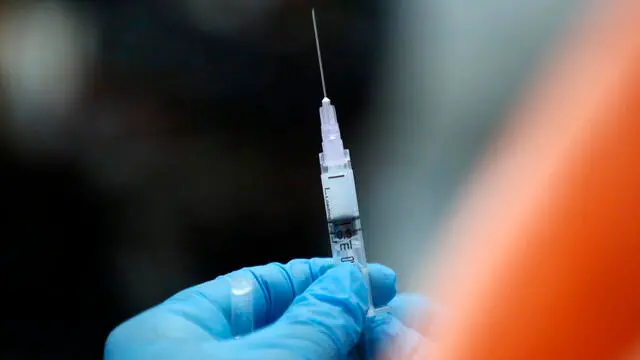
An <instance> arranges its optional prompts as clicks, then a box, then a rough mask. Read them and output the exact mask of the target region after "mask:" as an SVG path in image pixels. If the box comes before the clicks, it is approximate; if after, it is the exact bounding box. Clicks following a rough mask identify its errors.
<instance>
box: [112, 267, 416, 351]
mask: <svg viewBox="0 0 640 360" xmlns="http://www.w3.org/2000/svg"><path fill="white" fill-rule="evenodd" d="M369 273H370V275H369V276H370V279H371V287H372V294H373V301H374V304H375V305H376V306H381V305H384V304H386V303H388V302H389V301H391V300H392V299H393V300H392V301H391V305H392V309H393V310H392V312H391V313H388V314H384V315H383V316H380V317H377V320H376V321H375V322H374V323H372V324H370V325H369V326H370V329H368V330H367V331H369V332H370V335H368V336H367V337H366V338H367V339H368V341H369V345H370V346H371V348H372V349H380V350H383V351H384V350H385V349H386V350H388V349H389V348H390V346H391V345H393V346H395V348H396V350H397V348H398V344H400V346H401V347H407V348H409V347H411V346H413V344H414V343H415V342H416V341H418V340H419V338H420V335H419V334H418V333H417V332H415V331H414V330H412V329H410V328H408V327H405V326H404V325H403V324H402V322H401V321H399V320H398V317H397V315H398V314H402V313H403V312H404V313H406V312H412V311H413V310H411V309H415V311H422V310H424V307H425V304H426V303H425V302H424V301H423V300H422V299H420V298H416V297H401V296H400V297H395V295H396V290H395V278H396V277H395V273H394V272H393V271H392V270H391V269H389V268H387V267H384V266H382V265H378V264H370V265H369ZM243 282H244V283H245V284H249V285H250V287H249V288H247V289H245V290H249V291H251V297H250V299H251V300H252V301H251V302H252V304H251V306H252V307H253V313H252V315H253V316H250V317H248V318H245V319H242V318H241V319H240V321H238V318H235V319H232V312H233V311H234V309H233V306H232V305H233V301H232V290H233V291H237V290H238V289H232V284H234V283H235V284H238V283H243ZM367 296H368V295H367V288H366V286H365V283H364V279H363V277H362V274H361V273H360V272H359V271H358V270H357V268H356V267H355V266H354V265H352V264H341V265H338V266H334V265H333V261H332V260H331V259H311V260H302V259H298V260H293V261H291V262H289V263H288V264H286V265H282V264H278V263H273V264H269V265H265V266H258V267H252V268H245V269H241V270H238V271H235V272H232V273H230V274H228V275H226V276H222V277H218V278H217V279H215V280H212V281H209V282H206V283H203V284H200V285H197V286H194V287H191V288H188V289H186V290H183V291H181V292H179V293H178V294H176V295H174V296H172V297H171V298H169V299H168V300H166V301H165V302H163V303H161V304H160V305H157V306H155V307H153V308H151V309H149V310H147V311H145V312H143V313H141V314H139V315H137V316H135V317H134V318H132V319H129V320H128V321H126V322H124V323H123V324H121V325H120V326H118V327H117V328H116V329H115V330H113V331H112V332H111V334H110V335H109V338H108V339H107V343H106V346H105V353H104V358H105V359H106V360H116V359H117V360H129V359H154V360H156V359H158V360H159V359H171V360H173V359H190V360H199V359H267V360H270V359H273V360H281V359H283V360H284V359H317V360H323V359H349V358H351V356H353V349H354V347H355V346H356V345H357V343H358V341H359V339H360V337H361V334H362V332H363V330H364V328H365V315H366V312H367V302H368V298H367ZM394 297H395V298H394ZM235 310H237V309H235ZM394 312H395V314H394ZM414 315H416V314H414ZM251 317H252V318H253V319H251ZM232 320H233V324H232V323H231V321H232ZM243 321H244V322H253V324H247V323H242V322H243ZM251 328H253V329H255V331H254V332H252V333H250V334H246V336H241V337H239V338H234V335H237V332H238V331H239V330H238V329H251ZM371 355H373V354H371Z"/></svg>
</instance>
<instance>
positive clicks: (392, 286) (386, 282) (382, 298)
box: [369, 263, 397, 307]
mask: <svg viewBox="0 0 640 360" xmlns="http://www.w3.org/2000/svg"><path fill="white" fill-rule="evenodd" d="M369 280H370V282H371V294H372V297H373V305H374V306H375V307H379V306H383V305H386V304H387V303H389V301H391V299H393V298H394V297H395V296H396V281H397V277H396V273H395V271H393V270H392V269H390V268H388V267H387V266H384V265H381V264H376V263H372V264H369Z"/></svg>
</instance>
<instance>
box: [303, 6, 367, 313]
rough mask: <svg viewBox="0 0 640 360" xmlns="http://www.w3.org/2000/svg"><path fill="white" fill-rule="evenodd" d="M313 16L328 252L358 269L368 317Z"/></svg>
mask: <svg viewBox="0 0 640 360" xmlns="http://www.w3.org/2000/svg"><path fill="white" fill-rule="evenodd" d="M312 17H313V30H314V33H315V39H316V48H317V50H318V62H319V65H320V76H321V78H322V91H323V94H324V98H323V99H322V106H321V107H320V124H321V131H322V153H320V168H321V175H320V178H321V180H322V191H323V194H324V206H325V210H326V215H327V222H328V225H329V240H330V245H331V253H332V256H333V259H334V260H335V261H336V262H337V263H353V264H356V265H358V267H359V269H360V270H361V272H362V274H363V276H364V279H365V281H366V284H367V288H368V289H369V311H368V313H367V316H368V317H369V316H373V315H375V309H374V307H373V301H372V298H371V286H370V283H369V271H368V269H367V259H366V256H365V251H364V239H363V236H362V225H361V223H360V211H359V209H358V198H357V196H356V186H355V182H354V178H353V170H352V169H351V158H350V156H349V150H347V149H345V148H344V146H343V144H342V139H341V138H340V128H339V127H338V119H337V117H336V110H335V108H334V106H333V105H331V101H330V100H329V98H328V97H327V90H326V86H325V81H324V71H323V66H322V56H321V55H320V42H319V40H318V27H317V25H316V16H315V11H314V10H312Z"/></svg>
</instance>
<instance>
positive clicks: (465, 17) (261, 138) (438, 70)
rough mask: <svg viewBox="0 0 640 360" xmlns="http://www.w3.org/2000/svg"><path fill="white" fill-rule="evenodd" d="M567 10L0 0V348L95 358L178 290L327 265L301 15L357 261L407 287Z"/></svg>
mask: <svg viewBox="0 0 640 360" xmlns="http://www.w3.org/2000/svg"><path fill="white" fill-rule="evenodd" d="M578 2H579V1H577V0H573V1H566V2H557V1H554V0H540V1H538V2H535V3H531V4H529V3H527V4H526V6H525V5H523V3H522V2H519V1H511V0H484V1H481V2H478V1H475V0H474V1H468V0H446V1H445V0H426V1H425V0H407V1H397V2H396V1H384V0H350V1H338V0H335V1H333V0H331V1H328V0H327V1H316V2H314V1H302V0H228V1H226V0H225V1H223V0H155V1H152V0H112V1H107V0H94V1H81V0H78V1H70V0H68V1H62V0H48V1H32V0H14V1H7V0H5V1H0V179H1V182H0V196H1V198H0V199H1V203H2V207H3V211H2V214H3V215H2V225H3V226H2V228H1V229H0V239H2V244H4V245H5V246H4V247H3V250H2V252H1V255H0V267H1V269H2V279H3V280H4V281H3V283H2V288H1V289H2V290H1V291H2V295H3V296H2V298H3V303H4V304H3V306H4V308H3V309H4V315H3V317H2V321H1V322H0V323H1V324H2V343H1V346H0V357H2V358H7V359H23V358H43V359H57V358H60V359H75V358H78V359H80V358H82V359H87V358H100V357H101V356H102V346H103V343H104V340H105V338H106V336H107V335H108V333H109V331H110V330H111V329H112V328H113V327H115V326H116V325H117V324H118V323H120V322H121V321H123V320H125V319H126V318H128V317H130V316H132V315H134V314H135V313H137V312H139V311H141V310H142V309H145V308H147V307H149V306H152V305H154V304H156V303H158V302H160V301H162V300H163V299H165V298H166V297H168V296H170V295H171V294H173V293H175V292H176V291H178V290H180V289H182V288H184V287H186V286H189V285H193V284H195V283H198V282H202V281H206V280H209V279H212V278H214V277H216V276H217V275H221V274H224V273H227V272H229V271H232V270H235V269H238V268H241V267H244V266H250V265H258V264H264V263H268V262H272V261H280V262H287V261H288V260H290V259H292V258H298V257H313V256H327V255H329V247H328V243H327V234H326V223H325V221H324V208H323V203H322V199H321V189H320V181H319V165H318V152H319V151H320V131H319V126H318V125H319V119H318V109H317V108H318V106H319V105H320V100H321V98H322V89H321V83H320V77H319V71H318V63H317V59H316V53H315V43H314V40H313V27H312V22H311V8H312V7H315V8H316V12H317V15H318V26H319V31H320V42H321V45H322V52H323V61H324V64H325V75H326V80H327V87H328V91H329V96H330V97H331V98H332V100H333V102H334V104H335V105H336V106H337V110H338V115H339V121H340V124H341V128H342V136H343V139H344V142H345V145H346V147H347V148H350V149H351V154H352V159H353V164H354V169H355V171H356V182H357V186H358V192H359V195H360V202H361V211H362V215H363V220H364V226H365V229H366V233H365V236H366V239H367V243H368V245H367V250H368V256H369V260H373V261H382V262H385V263H387V264H389V265H391V266H393V267H394V268H395V269H396V270H397V271H398V274H399V282H400V285H401V288H402V289H409V288H411V284H415V279H412V276H413V275H414V274H415V273H417V272H416V271H415V270H416V267H418V266H422V265H424V264H425V263H426V262H428V260H427V259H426V258H425V257H424V256H422V255H421V254H423V251H422V250H423V249H424V246H425V245H429V246H432V245H431V244H435V242H434V241H432V240H433V238H434V235H433V234H434V233H435V229H436V228H437V226H436V225H437V224H438V222H439V219H441V218H442V216H443V214H445V213H446V211H447V208H448V204H449V203H450V202H451V199H452V198H453V196H454V194H455V191H456V188H457V187H458V184H459V183H460V182H461V181H463V180H464V178H465V176H466V174H467V172H468V171H469V169H470V167H471V165H472V163H473V161H474V159H475V158H476V156H477V155H478V154H480V153H481V149H482V147H483V146H484V144H485V143H486V142H487V139H489V138H490V137H491V134H492V133H493V131H494V129H495V128H496V126H497V125H498V124H499V120H500V119H501V117H502V113H503V112H504V111H505V109H506V108H507V104H509V103H510V102H511V101H513V100H514V99H515V98H517V96H518V91H517V89H519V88H520V87H521V86H522V83H523V82H524V81H525V80H526V79H527V77H528V76H529V74H530V73H531V72H533V71H534V70H535V66H534V64H536V62H537V61H538V59H539V58H540V57H541V56H542V55H543V54H544V53H545V52H546V49H547V48H548V46H549V45H548V44H549V43H550V42H551V40H552V39H553V38H554V35H555V34H556V33H557V31H558V29H560V28H561V27H562V26H561V25H563V24H564V23H565V22H566V21H565V18H567V17H568V14H570V13H571V12H572V11H573V9H574V8H575V7H576V6H577V5H576V4H577V3H578ZM418 280H420V279H418Z"/></svg>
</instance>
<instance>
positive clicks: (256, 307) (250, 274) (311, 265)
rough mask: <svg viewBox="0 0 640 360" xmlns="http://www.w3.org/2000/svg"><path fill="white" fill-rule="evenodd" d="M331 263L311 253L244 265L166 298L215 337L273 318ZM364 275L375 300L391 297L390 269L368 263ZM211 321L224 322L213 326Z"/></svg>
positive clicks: (392, 280) (383, 301) (256, 326)
mask: <svg viewBox="0 0 640 360" xmlns="http://www.w3.org/2000/svg"><path fill="white" fill-rule="evenodd" d="M332 267H334V262H333V260H332V259H330V258H313V259H296V260H292V261H290V262H289V263H287V264H280V263H271V264H268V265H263V266H255V267H250V268H244V269H241V270H238V271H234V272H232V273H230V274H228V275H225V276H222V277H219V278H217V279H215V280H213V281H210V282H206V283H203V284H201V285H197V286H195V287H192V288H189V289H186V290H184V291H182V292H180V293H178V294H176V295H175V296H174V297H172V298H171V299H169V300H168V301H167V303H173V304H182V305H185V307H186V306H188V307H189V309H181V311H182V312H185V311H188V312H189V313H190V314H191V317H192V318H193V319H197V318H202V319H207V320H206V321H207V325H206V326H208V327H209V328H210V330H209V332H210V333H211V334H212V335H214V336H217V337H222V338H227V337H232V336H236V335H242V334H245V333H247V332H248V331H250V330H253V329H259V328H261V327H263V326H265V325H268V324H271V323H273V322H274V321H275V320H277V319H278V318H279V317H280V316H281V315H282V314H283V313H284V312H285V310H286V309H287V308H288V307H289V305H290V304H291V303H292V302H293V300H294V299H295V298H296V296H298V295H300V294H302V293H303V292H304V291H305V290H306V289H307V288H308V287H309V285H311V284H312V283H313V282H314V281H315V280H316V279H318V278H320V277H321V276H322V275H323V274H324V273H325V272H327V270H329V269H330V268H332ZM369 274H370V279H371V284H372V293H373V297H374V303H376V304H386V303H387V302H388V301H389V300H391V299H392V298H393V297H394V296H395V273H394V272H393V271H392V270H391V269H389V268H387V267H384V266H382V265H378V264H370V266H369ZM212 305H213V306H212ZM173 306H177V305H173ZM212 307H215V308H216V309H217V310H216V311H217V313H218V314H217V315H215V314H212V312H215V311H213V310H211V308H212ZM214 315H215V316H214ZM216 321H218V322H220V321H222V322H224V323H225V326H221V325H217V326H216V325H215V324H213V323H214V322H216Z"/></svg>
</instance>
